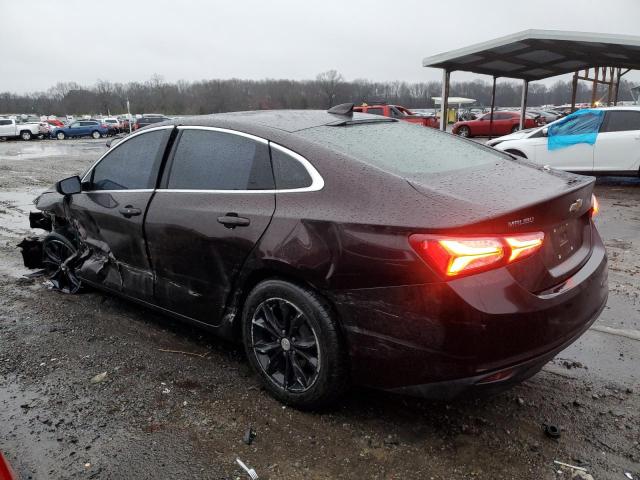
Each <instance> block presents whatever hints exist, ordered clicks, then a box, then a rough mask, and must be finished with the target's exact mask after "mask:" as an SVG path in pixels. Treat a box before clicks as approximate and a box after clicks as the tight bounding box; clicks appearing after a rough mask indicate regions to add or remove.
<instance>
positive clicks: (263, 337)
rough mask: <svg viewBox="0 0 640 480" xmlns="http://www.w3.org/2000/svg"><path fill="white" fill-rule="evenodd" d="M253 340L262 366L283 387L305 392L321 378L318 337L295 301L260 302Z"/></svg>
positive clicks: (253, 322) (252, 326)
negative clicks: (319, 374)
mask: <svg viewBox="0 0 640 480" xmlns="http://www.w3.org/2000/svg"><path fill="white" fill-rule="evenodd" d="M251 343H252V348H253V352H254V354H255V356H256V358H257V359H258V363H259V364H260V367H261V368H262V370H263V371H264V373H265V374H266V375H267V376H268V377H269V379H270V380H271V381H272V382H273V383H274V384H275V385H276V386H278V387H279V388H281V389H283V390H285V391H287V392H291V393H302V392H304V391H305V390H308V389H309V388H311V386H313V384H314V382H315V381H316V379H317V378H318V372H319V369H320V348H319V346H318V337H317V334H316V332H315V331H314V330H313V327H312V326H311V325H310V323H309V321H308V319H307V318H306V317H305V315H304V313H302V312H301V311H300V309H298V308H297V307H296V306H295V305H294V304H293V303H291V302H289V301H287V300H284V299H282V298H270V299H267V300H265V301H263V302H262V303H261V304H260V305H258V308H256V310H255V313H254V314H253V318H252V319H251Z"/></svg>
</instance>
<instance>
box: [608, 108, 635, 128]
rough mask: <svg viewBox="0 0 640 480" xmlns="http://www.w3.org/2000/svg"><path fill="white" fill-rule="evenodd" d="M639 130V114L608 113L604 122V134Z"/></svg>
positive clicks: (628, 112) (627, 112) (629, 112)
mask: <svg viewBox="0 0 640 480" xmlns="http://www.w3.org/2000/svg"><path fill="white" fill-rule="evenodd" d="M633 130H640V112H632V111H624V110H623V111H615V110H613V111H609V112H607V118H606V120H605V125H604V129H603V131H604V132H628V131H633Z"/></svg>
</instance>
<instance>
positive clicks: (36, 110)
mask: <svg viewBox="0 0 640 480" xmlns="http://www.w3.org/2000/svg"><path fill="white" fill-rule="evenodd" d="M440 85H441V84H440V82H434V81H432V82H414V83H411V82H404V81H394V82H372V81H369V80H364V79H356V80H352V81H346V80H345V79H344V77H343V76H342V75H341V74H340V73H338V72H336V71H335V70H330V71H327V72H323V73H320V74H318V75H317V76H316V78H315V79H313V80H276V79H265V80H242V79H237V78H232V79H226V80H221V79H213V80H201V81H193V82H188V81H184V80H180V81H178V82H167V81H165V80H164V79H163V78H162V77H161V76H159V75H154V76H153V77H151V79H149V80H148V81H145V82H130V83H112V82H109V81H105V80H98V81H97V82H96V83H95V84H94V85H91V86H83V85H79V84H77V83H74V82H67V83H58V84H56V85H55V86H53V87H51V88H49V89H48V90H47V91H45V92H33V93H26V94H16V93H10V92H4V93H0V114H2V113H4V114H8V113H23V114H40V115H42V114H45V115H67V114H72V115H78V114H102V115H106V114H111V115H116V114H122V113H126V111H127V100H128V101H129V102H130V109H131V113H164V114H167V115H200V114H209V113H220V112H229V111H241V110H263V109H289V108H291V109H309V108H312V109H324V108H328V107H329V106H331V105H336V104H339V103H346V102H355V103H359V102H375V101H386V102H388V103H394V104H399V105H404V106H406V107H409V108H432V107H434V103H433V100H432V97H436V96H440V93H441V87H440ZM631 87H632V84H631V82H628V81H626V80H625V79H623V80H622V82H621V84H620V89H619V100H632V97H631V93H630V88H631ZM521 88H522V83H521V82H516V81H499V83H498V84H497V87H496V105H499V106H518V105H520V98H521ZM450 95H451V96H459V97H468V98H475V99H476V100H477V104H478V105H483V106H488V105H489V104H490V103H491V84H490V83H489V82H487V81H484V80H480V79H476V80H472V81H462V82H460V81H459V82H452V84H451V87H450ZM598 98H599V99H601V100H603V101H606V99H607V93H606V89H605V87H604V86H602V87H601V88H600V89H599V91H598ZM590 101H591V84H590V83H586V82H580V83H579V84H578V93H577V102H578V103H582V102H590ZM570 102H571V81H570V80H569V81H562V80H558V81H557V82H555V83H553V84H551V85H549V86H547V85H545V84H542V83H531V84H530V85H529V99H528V104H529V105H532V106H535V105H548V104H553V105H561V104H566V103H570Z"/></svg>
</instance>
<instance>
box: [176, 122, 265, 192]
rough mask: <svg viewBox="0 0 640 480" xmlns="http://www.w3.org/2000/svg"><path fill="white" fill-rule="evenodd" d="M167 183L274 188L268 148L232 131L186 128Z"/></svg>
mask: <svg viewBox="0 0 640 480" xmlns="http://www.w3.org/2000/svg"><path fill="white" fill-rule="evenodd" d="M166 185H167V188H169V189H178V190H272V189H273V188H274V180H273V171H272V169H271V162H270V159H269V147H268V146H267V145H266V143H263V142H259V141H257V140H253V139H251V138H247V137H244V136H240V135H235V134H232V133H227V132H219V131H214V130H200V129H184V130H183V131H182V133H181V135H180V139H179V143H178V146H177V147H176V149H175V153H174V156H173V161H172V163H171V167H170V170H169V174H168V180H167V182H166Z"/></svg>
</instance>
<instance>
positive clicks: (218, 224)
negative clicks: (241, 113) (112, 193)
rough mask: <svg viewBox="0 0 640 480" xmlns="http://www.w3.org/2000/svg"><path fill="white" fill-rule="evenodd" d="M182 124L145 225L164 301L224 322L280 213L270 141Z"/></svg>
mask: <svg viewBox="0 0 640 480" xmlns="http://www.w3.org/2000/svg"><path fill="white" fill-rule="evenodd" d="M178 128H179V130H180V134H179V137H178V140H177V143H176V144H175V145H174V148H173V152H172V155H171V159H170V161H169V162H168V165H167V168H165V173H164V174H163V179H162V182H161V187H160V188H159V189H158V190H157V192H156V194H155V196H154V197H153V200H152V201H151V205H150V206H149V211H148V213H147V219H146V224H145V230H146V234H147V241H148V246H149V253H150V255H151V261H152V264H153V268H154V272H155V278H156V285H155V294H156V303H157V304H158V305H160V306H162V307H164V308H166V309H168V310H171V311H173V312H176V313H179V314H182V315H185V316H187V317H190V318H193V319H196V320H199V321H202V322H206V323H210V324H218V323H219V322H220V320H221V315H222V312H223V309H224V306H225V304H226V300H227V297H228V295H229V293H230V292H231V291H232V289H233V284H234V280H235V279H236V277H237V275H238V273H239V271H240V269H241V267H242V265H243V262H244V261H245V259H246V258H247V256H248V255H249V253H250V252H251V251H252V249H253V248H254V246H255V245H256V243H257V242H258V240H259V239H260V237H261V236H262V234H263V233H264V231H265V230H266V228H267V226H268V225H269V223H270V221H271V217H272V215H273V213H274V210H275V191H274V181H273V172H272V168H271V162H270V157H269V148H268V142H267V141H266V140H263V139H261V138H257V137H253V136H251V135H246V134H243V133H240V132H235V131H231V130H224V129H217V128H209V127H186V126H184V127H178Z"/></svg>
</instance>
